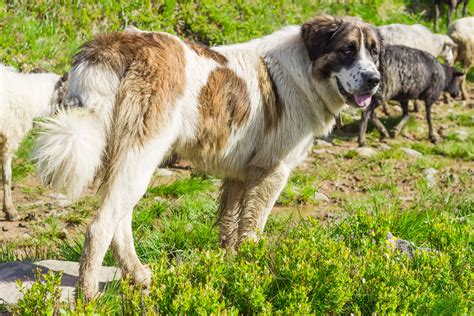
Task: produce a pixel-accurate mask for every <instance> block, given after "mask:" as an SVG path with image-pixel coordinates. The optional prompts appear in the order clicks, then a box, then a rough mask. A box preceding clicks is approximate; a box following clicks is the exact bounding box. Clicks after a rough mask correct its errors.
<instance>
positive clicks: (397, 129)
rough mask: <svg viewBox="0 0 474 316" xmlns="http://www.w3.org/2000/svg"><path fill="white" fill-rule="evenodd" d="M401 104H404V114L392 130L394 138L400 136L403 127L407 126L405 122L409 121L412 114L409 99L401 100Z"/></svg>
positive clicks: (391, 133) (391, 134)
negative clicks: (409, 111) (409, 112)
mask: <svg viewBox="0 0 474 316" xmlns="http://www.w3.org/2000/svg"><path fill="white" fill-rule="evenodd" d="M400 104H401V105H402V109H403V115H402V119H401V120H400V122H399V123H398V124H397V126H395V127H394V128H393V129H392V131H391V132H390V136H392V138H395V137H397V136H398V134H400V132H401V131H402V129H403V127H404V126H405V124H406V123H407V122H408V119H409V118H410V115H409V114H408V100H405V101H401V102H400Z"/></svg>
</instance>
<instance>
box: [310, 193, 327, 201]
mask: <svg viewBox="0 0 474 316" xmlns="http://www.w3.org/2000/svg"><path fill="white" fill-rule="evenodd" d="M313 200H314V201H324V202H329V198H328V197H327V195H326V194H324V193H321V192H315V193H314V195H313Z"/></svg>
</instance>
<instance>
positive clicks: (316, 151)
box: [313, 148, 335, 155]
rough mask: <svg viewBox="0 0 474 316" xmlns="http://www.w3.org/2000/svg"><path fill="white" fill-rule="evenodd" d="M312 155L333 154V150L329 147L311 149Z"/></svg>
mask: <svg viewBox="0 0 474 316" xmlns="http://www.w3.org/2000/svg"><path fill="white" fill-rule="evenodd" d="M313 154H314V155H321V154H335V152H334V151H332V150H330V149H325V148H320V149H314V150H313Z"/></svg>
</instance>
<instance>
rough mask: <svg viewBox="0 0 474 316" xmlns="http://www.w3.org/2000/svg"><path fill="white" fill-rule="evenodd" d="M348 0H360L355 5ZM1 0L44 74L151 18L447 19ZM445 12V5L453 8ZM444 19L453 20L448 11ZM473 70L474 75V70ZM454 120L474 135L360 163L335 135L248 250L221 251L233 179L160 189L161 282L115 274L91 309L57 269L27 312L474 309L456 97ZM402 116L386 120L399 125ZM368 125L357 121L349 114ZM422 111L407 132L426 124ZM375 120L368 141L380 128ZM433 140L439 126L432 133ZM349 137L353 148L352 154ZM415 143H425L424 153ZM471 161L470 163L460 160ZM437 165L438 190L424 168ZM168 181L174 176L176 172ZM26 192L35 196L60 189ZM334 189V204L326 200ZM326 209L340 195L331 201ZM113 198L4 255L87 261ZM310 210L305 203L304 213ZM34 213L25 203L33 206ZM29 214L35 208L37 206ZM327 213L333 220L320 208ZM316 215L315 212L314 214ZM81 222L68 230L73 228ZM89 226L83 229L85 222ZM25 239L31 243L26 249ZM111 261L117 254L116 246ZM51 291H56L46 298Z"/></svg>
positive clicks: (21, 63) (375, 10)
mask: <svg viewBox="0 0 474 316" xmlns="http://www.w3.org/2000/svg"><path fill="white" fill-rule="evenodd" d="M340 2H344V1H340ZM412 3H414V2H413V1H408V0H393V1H388V0H374V1H368V2H367V1H365V2H364V3H363V2H362V1H351V2H350V4H346V3H338V1H329V0H326V1H324V0H319V1H318V0H299V1H283V0H278V1H270V0H263V1H227V0H218V1H211V0H203V1H192V0H190V1H174V0H170V1H168V0H166V1H138V0H132V1H127V2H124V1H122V2H118V1H111V0H107V1H99V2H98V1H91V0H84V1H75V2H66V1H8V2H7V1H1V0H0V29H1V30H2V32H0V62H2V63H5V64H11V65H14V66H17V67H20V68H22V69H24V70H29V69H32V68H35V67H43V68H46V69H49V70H54V71H56V72H63V71H67V70H68V69H69V67H70V58H71V56H72V55H73V54H74V53H75V52H76V51H77V48H78V47H79V45H80V44H81V43H82V42H84V41H85V40H88V39H90V38H91V37H92V36H93V34H96V33H98V32H103V31H112V30H121V29H123V28H124V27H125V26H127V25H132V24H133V25H135V26H137V27H139V28H143V29H148V30H160V31H168V32H171V33H173V34H177V35H178V36H180V37H182V38H190V39H193V40H196V41H200V42H203V43H206V44H211V45H220V44H226V43H235V42H242V41H246V40H249V39H251V38H254V37H259V36H262V35H265V34H268V33H270V32H272V31H274V30H276V29H278V28H280V27H281V26H283V25H287V24H293V23H301V22H302V21H305V20H307V19H308V18H310V17H311V16H313V15H315V14H320V13H329V14H339V15H358V16H361V17H362V18H364V19H365V20H367V21H369V22H372V23H375V24H377V25H381V24H387V23H395V22H397V23H408V24H410V23H421V24H424V25H426V26H429V27H431V25H432V22H431V20H430V14H431V13H430V12H431V5H430V3H431V1H428V0H426V1H418V2H417V3H419V5H418V6H417V7H413V4H412ZM443 10H445V7H443ZM469 12H470V14H471V15H472V14H473V13H474V2H473V1H471V2H470V4H469ZM442 16H443V20H441V21H440V26H441V31H443V32H444V31H445V26H444V24H445V23H444V19H445V18H444V16H445V14H444V13H443V14H442ZM468 77H469V78H471V80H472V72H471V74H469V75H468ZM455 110H456V111H455V112H454V113H455V114H451V115H449V116H448V117H447V120H448V121H449V122H450V124H451V125H453V124H454V125H455V126H456V127H455V128H458V127H460V126H462V127H463V128H465V129H467V130H468V132H469V133H470V136H469V137H468V138H467V140H461V139H459V137H458V136H456V135H455V134H454V133H453V131H454V130H452V131H451V132H450V134H449V135H448V136H447V137H445V139H444V140H443V142H441V143H440V144H438V145H431V144H429V143H428V142H427V141H426V140H424V141H419V142H416V143H413V142H408V141H403V140H401V141H398V142H396V143H390V146H391V149H388V150H380V152H379V153H378V154H377V155H376V156H374V157H371V158H360V157H358V156H357V154H356V152H355V151H354V150H351V149H350V148H347V149H345V147H343V146H344V145H345V144H346V141H347V138H343V137H341V138H338V139H335V141H334V143H335V144H336V146H334V147H336V149H334V147H333V148H332V149H333V150H335V151H337V153H336V154H334V155H331V156H328V155H327V154H326V155H323V156H322V157H313V158H314V161H313V162H314V163H311V164H310V168H308V169H304V170H298V171H296V172H295V173H293V174H292V176H291V177H290V180H289V181H288V184H287V185H286V186H285V188H284V190H283V192H282V194H281V195H280V197H279V198H278V204H279V205H282V206H285V208H288V212H286V213H280V214H278V215H272V216H271V217H270V219H269V222H268V225H267V227H266V234H265V235H264V236H263V239H262V240H261V241H260V242H259V243H256V244H253V243H247V244H244V245H243V246H242V247H241V249H240V250H239V251H238V252H236V253H225V252H224V251H223V250H221V249H219V247H218V232H217V226H216V218H217V208H218V186H219V184H220V181H219V180H218V179H215V178H212V177H208V176H205V175H199V174H195V175H192V176H190V177H177V179H173V181H171V180H168V181H167V182H166V183H165V184H160V185H155V186H153V187H150V188H149V190H148V191H147V193H146V194H145V196H144V197H143V198H142V199H141V201H140V202H139V204H138V205H137V206H136V208H135V211H134V217H133V232H134V239H135V245H136V248H137V254H138V256H139V257H140V259H141V260H142V262H144V263H147V264H149V265H150V266H151V268H152V270H153V284H152V287H151V288H150V290H149V293H148V294H147V295H145V294H144V293H143V291H142V290H141V289H139V288H137V287H134V286H133V285H130V284H129V282H128V281H127V280H124V281H120V282H113V283H111V284H110V285H108V287H107V289H106V291H105V293H104V295H103V296H101V297H99V298H98V299H97V300H94V301H92V302H91V303H90V304H88V305H86V304H84V302H83V301H81V300H79V301H78V303H77V305H76V306H71V305H67V304H64V303H60V302H58V300H57V296H56V295H55V293H57V292H55V291H56V289H57V280H58V279H57V276H54V275H50V276H48V277H47V278H46V280H45V281H46V282H37V283H36V284H35V286H34V287H33V288H32V289H31V290H25V293H26V296H25V298H24V299H23V300H22V301H20V302H19V303H18V304H17V305H16V306H6V305H3V304H0V311H3V310H8V311H13V312H14V313H16V314H37V313H40V314H41V313H42V314H48V313H49V314H53V313H61V314H65V315H67V314H81V315H92V314H94V313H95V314H103V315H108V314H123V315H132V314H144V313H147V314H157V313H161V314H192V315H194V314H232V315H238V314H277V315H283V314H284V315H286V314H350V313H354V314H472V312H473V310H474V304H473V298H474V292H473V290H472V272H471V271H472V262H473V260H472V257H473V256H472V251H473V248H472V246H473V237H474V234H473V231H474V230H473V229H472V227H473V224H474V216H473V210H474V191H473V189H472V188H473V180H472V161H473V160H474V139H473V137H472V128H473V127H474V125H473V123H472V118H473V117H472V111H468V110H466V109H463V108H460V107H455ZM397 121H398V118H389V119H387V120H385V121H384V122H385V123H388V126H390V125H393V124H395V123H396V122H397ZM344 122H345V123H352V122H353V118H352V116H349V115H346V116H345V117H344ZM419 127H420V122H417V121H415V120H410V122H409V124H408V126H407V130H408V131H409V132H415V133H416V132H417V130H418V128H419ZM377 134H378V133H377V131H375V130H371V131H370V132H369V134H368V135H367V136H368V139H369V140H370V141H371V142H372V141H375V140H376V139H377V136H378V135H377ZM421 136H423V137H425V135H421ZM34 139H35V133H32V134H31V135H30V136H29V137H28V138H26V139H25V140H24V142H23V143H22V146H21V149H20V151H19V152H18V153H17V158H16V160H15V163H14V171H13V173H14V181H15V182H21V181H22V180H24V179H25V178H26V177H27V176H29V175H32V174H33V172H34V170H33V165H32V164H31V163H30V162H29V160H28V157H29V153H30V151H31V148H32V146H33V143H34ZM339 147H342V148H343V149H342V150H340V148H339ZM400 147H412V148H414V149H416V150H419V151H420V152H422V153H423V154H424V156H423V157H421V158H419V159H411V158H410V157H408V156H407V155H406V154H404V153H403V151H401V150H400ZM458 166H461V167H462V168H458V169H456V168H457V167H458ZM427 168H435V169H436V170H438V171H439V174H438V175H437V179H438V184H437V186H436V187H434V188H429V187H428V185H427V182H426V180H425V178H424V176H423V170H424V169H427ZM160 183H162V182H160ZM44 190H45V189H42V188H39V187H26V186H25V187H22V189H21V191H22V192H23V193H24V194H27V195H28V196H40V195H42V194H45V192H46V191H44ZM315 192H324V193H326V194H328V195H329V196H330V198H331V202H330V203H317V201H314V199H313V198H314V194H315ZM326 204H329V206H327V205H326ZM97 206H98V202H97V200H96V199H95V198H90V197H88V198H85V199H82V200H80V201H79V202H77V203H75V204H74V205H72V206H71V207H69V208H68V211H67V212H66V213H64V214H62V215H60V216H50V217H46V218H45V219H44V220H43V223H42V225H39V227H35V228H34V229H35V231H34V232H32V234H33V238H32V239H31V240H28V241H21V242H20V241H16V240H12V241H11V242H10V241H9V242H7V243H2V244H1V245H0V262H6V261H13V260H20V259H30V260H36V259H42V258H55V259H62V260H72V261H78V260H79V257H80V254H81V252H82V244H83V240H84V236H83V232H84V230H85V227H86V225H87V224H88V223H89V222H90V220H91V218H92V217H93V215H94V212H95V211H96V209H97ZM303 208H304V213H305V215H304V216H303V215H302V216H300V217H299V218H298V220H295V219H294V218H293V217H292V214H293V213H300V215H301V214H302V213H303V211H302V209H303ZM20 210H21V211H23V210H22V209H20ZM25 211H26V210H25ZM320 212H321V213H323V212H327V213H329V215H331V217H330V218H332V219H331V220H327V221H320V220H316V219H314V218H313V215H314V217H317V215H319V214H320ZM306 217H308V218H306ZM65 225H66V226H67V227H68V228H70V229H71V231H72V232H73V233H72V234H71V236H64V232H63V229H64V226H65ZM71 227H73V228H74V229H72V228H71ZM388 232H391V233H392V234H394V235H395V236H397V237H399V238H402V239H406V240H409V241H411V242H413V243H414V244H415V245H416V246H418V247H422V248H426V249H427V250H424V251H422V250H419V251H417V252H416V253H415V254H414V255H413V257H411V258H408V257H406V256H404V255H403V254H401V253H400V252H397V251H392V250H390V249H389V248H388V247H387V244H386V235H387V233H388ZM19 249H20V250H19ZM104 264H105V265H116V264H117V263H116V262H115V259H114V258H113V256H112V254H111V253H110V252H108V253H107V254H106V257H105V259H104ZM45 298H47V299H45Z"/></svg>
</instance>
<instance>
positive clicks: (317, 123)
mask: <svg viewBox="0 0 474 316" xmlns="http://www.w3.org/2000/svg"><path fill="white" fill-rule="evenodd" d="M250 43H255V44H256V45H257V47H258V49H259V52H260V54H261V55H263V56H264V57H265V60H266V62H267V63H268V66H269V69H270V72H271V75H272V77H273V78H274V79H275V84H276V85H277V88H278V90H279V91H282V92H283V93H281V96H280V97H281V98H282V100H283V102H284V103H286V104H293V105H295V104H296V105H297V107H298V109H296V108H294V109H291V108H285V110H287V111H292V110H293V111H295V112H299V113H302V115H303V116H304V117H302V118H300V120H299V122H300V124H301V123H303V122H306V123H307V124H309V125H311V129H312V130H313V133H314V134H315V136H324V135H327V134H329V133H330V131H331V130H332V128H333V126H334V123H335V121H334V117H335V116H337V115H339V113H340V112H341V110H342V109H343V108H344V106H345V104H344V101H343V100H342V99H341V98H340V96H339V94H338V92H337V91H331V90H333V89H334V88H333V87H332V86H331V85H330V84H329V83H328V82H327V81H324V82H316V81H315V79H314V78H313V76H312V62H311V61H310V59H309V56H308V54H307V49H306V46H305V45H304V43H303V40H302V37H301V28H300V27H299V26H290V27H286V28H284V29H282V30H280V31H277V32H275V33H273V34H270V35H268V36H266V37H263V38H262V39H257V40H254V41H251V42H250ZM334 86H335V85H334ZM289 89H292V90H293V91H288V90H289ZM295 89H296V90H298V91H294V90H295ZM285 90H286V91H285ZM291 98H293V100H286V102H285V99H291ZM301 108H303V109H304V110H303V111H301ZM290 115H291V116H293V117H294V116H295V114H294V113H291V114H290ZM302 128H305V127H303V126H302Z"/></svg>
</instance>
